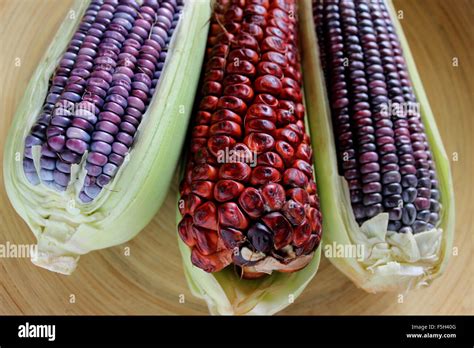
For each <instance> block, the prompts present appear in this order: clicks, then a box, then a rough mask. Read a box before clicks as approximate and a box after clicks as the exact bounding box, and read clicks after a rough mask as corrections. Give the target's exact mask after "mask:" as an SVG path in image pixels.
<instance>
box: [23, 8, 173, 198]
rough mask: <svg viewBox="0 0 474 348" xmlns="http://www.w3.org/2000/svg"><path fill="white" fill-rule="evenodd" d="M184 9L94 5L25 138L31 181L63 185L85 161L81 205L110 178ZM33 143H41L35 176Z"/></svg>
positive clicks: (61, 187)
mask: <svg viewBox="0 0 474 348" xmlns="http://www.w3.org/2000/svg"><path fill="white" fill-rule="evenodd" d="M181 8H182V2H181V1H178V2H177V1H176V0H165V1H158V0H145V1H136V0H100V1H98V0H94V1H92V2H91V4H90V6H89V8H88V9H87V11H86V13H85V15H84V18H83V20H82V22H81V24H80V25H79V28H78V30H77V32H76V34H75V35H74V37H73V40H72V41H71V43H70V46H69V47H68V50H67V52H66V53H65V54H64V57H63V59H62V60H61V61H60V65H59V67H58V69H57V71H56V73H55V75H54V77H53V79H52V82H51V87H50V91H49V93H48V96H47V98H46V101H45V104H44V107H43V113H42V114H41V115H40V118H39V120H38V121H37V124H35V125H34V126H33V128H32V131H31V134H30V135H29V136H28V137H27V138H26V140H25V158H24V171H25V174H26V176H27V177H28V179H29V180H30V182H31V183H32V184H38V183H39V182H40V180H41V181H42V182H43V183H44V184H46V185H49V186H52V187H54V188H55V189H57V190H60V191H61V190H65V189H66V188H67V186H68V183H69V181H70V173H71V165H72V164H79V163H81V161H82V160H83V159H85V167H86V170H87V176H86V179H85V182H84V188H83V190H82V192H81V193H80V198H81V200H82V201H83V202H90V201H92V199H93V198H95V197H96V196H97V194H98V193H99V192H100V190H101V188H102V187H103V186H105V185H106V184H108V183H109V182H110V180H111V179H112V178H113V177H114V175H115V174H116V172H117V169H118V167H119V166H120V165H121V164H122V162H123V160H124V157H125V155H126V154H127V153H128V151H129V149H130V147H131V145H132V143H133V140H134V137H135V134H136V130H137V127H138V125H139V124H140V121H141V118H142V115H143V114H144V113H145V111H146V109H147V107H148V104H149V102H150V100H151V98H152V96H153V93H154V90H155V87H156V84H157V82H158V80H159V77H160V74H161V69H162V67H163V65H164V62H165V59H166V49H167V45H168V43H169V41H170V39H171V35H172V33H173V31H174V29H175V27H176V25H177V22H178V20H179V15H180V13H181ZM33 145H41V146H42V149H41V159H40V166H41V168H39V172H40V178H38V176H37V174H36V169H35V165H34V163H33V160H32V154H31V147H32V146H33ZM86 151H88V155H87V157H86V158H85V157H84V154H85V153H86Z"/></svg>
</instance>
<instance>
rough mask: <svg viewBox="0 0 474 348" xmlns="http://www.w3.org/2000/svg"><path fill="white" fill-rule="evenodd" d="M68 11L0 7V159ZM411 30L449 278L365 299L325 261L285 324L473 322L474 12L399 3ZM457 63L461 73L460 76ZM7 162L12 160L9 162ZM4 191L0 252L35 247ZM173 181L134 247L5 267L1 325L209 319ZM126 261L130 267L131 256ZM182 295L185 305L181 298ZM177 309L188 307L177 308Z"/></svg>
mask: <svg viewBox="0 0 474 348" xmlns="http://www.w3.org/2000/svg"><path fill="white" fill-rule="evenodd" d="M70 4H71V1H70V0H67V1H65V0H44V1H37V0H21V1H18V0H0V50H1V54H0V76H1V78H2V81H1V87H0V115H1V117H0V150H2V151H1V152H0V153H1V155H0V156H1V160H2V161H3V156H4V154H3V147H4V143H5V137H6V133H7V130H8V128H9V126H10V123H11V121H12V118H13V114H14V111H15V109H16V107H17V104H18V102H19V100H20V98H21V97H22V94H23V91H24V89H25V88H26V85H27V83H28V80H29V78H30V76H31V75H32V73H33V71H34V69H35V68H36V65H37V63H38V61H39V60H40V58H41V57H42V55H43V54H44V52H45V50H46V48H47V46H48V45H49V43H50V40H51V39H52V37H53V35H54V34H55V32H56V30H57V28H58V26H59V24H60V23H61V21H62V20H63V19H64V17H65V16H66V15H67V14H68V9H69V6H70ZM395 4H396V6H397V8H398V9H400V10H402V11H403V19H402V20H401V23H402V25H403V28H404V29H405V31H406V34H407V36H408V40H409V43H410V46H411V48H412V51H413V54H414V57H415V60H416V62H417V65H418V68H419V71H420V74H421V77H422V80H423V82H424V85H425V88H426V92H427V94H428V97H429V100H430V102H431V106H432V108H433V111H434V113H435V116H436V120H437V123H438V127H439V129H440V131H441V135H442V137H443V139H444V142H445V146H446V151H447V153H448V154H449V155H450V156H455V153H457V156H458V160H457V161H453V162H452V171H453V175H454V188H455V191H456V192H455V194H456V208H457V229H456V238H455V244H454V245H455V247H457V248H458V255H457V256H453V257H452V259H451V263H450V265H449V267H448V269H447V272H446V274H445V275H444V276H443V277H442V278H441V279H439V280H437V281H436V282H435V283H434V284H433V285H432V286H431V287H430V288H428V289H425V290H421V291H415V292H411V293H409V294H408V295H406V296H404V301H403V303H399V296H398V295H399V294H397V293H385V294H376V295H373V294H367V293H365V292H364V291H362V290H359V289H358V288H356V287H355V286H354V285H353V284H352V283H351V282H350V281H349V280H348V279H347V278H346V277H345V276H344V275H343V274H342V273H340V272H339V271H338V270H337V269H336V268H335V267H333V266H332V265H331V264H330V263H329V262H328V261H327V260H326V259H324V258H323V260H322V262H321V266H320V268H319V271H318V274H317V275H316V277H315V278H314V279H313V281H312V282H311V284H310V285H309V286H308V287H307V289H306V290H305V291H304V293H303V294H302V296H300V297H299V298H298V299H297V300H296V302H295V303H294V304H293V305H292V306H290V307H289V308H287V309H286V310H284V311H283V312H282V314H291V315H301V314H306V315H307V314H346V315H347V314H473V313H474V310H473V308H474V307H473V294H474V292H473V279H474V274H473V273H474V262H473V256H472V255H473V237H472V236H473V235H474V229H473V225H474V219H473V216H474V214H473V212H472V205H471V204H473V203H472V200H473V198H474V195H473V189H472V188H473V180H474V179H473V155H472V151H473V148H474V143H473V130H474V122H473V120H474V117H473V116H472V110H474V105H473V103H472V99H473V96H474V93H473V83H472V77H473V76H474V68H473V66H472V62H473V56H472V46H473V43H474V42H473V26H472V23H471V21H472V18H474V2H472V1H471V0H398V1H396V2H395ZM453 58H457V59H458V62H459V65H458V66H457V67H456V66H453V64H452V62H453ZM5 155H6V156H10V155H12V154H5ZM0 176H1V183H2V185H0V186H1V189H0V204H1V205H0V207H1V208H0V244H5V243H7V242H10V243H17V244H29V243H34V238H33V235H32V234H31V233H30V232H29V229H28V227H27V226H26V224H25V223H24V222H23V221H22V220H21V219H20V217H19V216H18V215H17V214H16V213H15V211H14V210H13V208H12V206H11V204H10V203H9V201H8V198H7V196H6V193H5V190H4V187H3V174H2V173H1V174H0ZM176 188H177V179H176V180H175V181H174V183H173V185H172V187H171V188H170V190H169V192H168V196H167V199H166V201H165V203H164V205H163V207H162V208H161V210H160V211H159V212H158V214H157V215H156V216H155V218H154V219H153V221H152V222H151V223H150V224H149V225H148V226H147V228H146V229H145V230H143V232H142V233H141V234H140V235H139V236H138V237H137V238H135V239H134V240H133V241H130V242H129V243H127V244H126V245H121V246H116V247H113V248H110V249H107V250H102V251H98V252H94V253H92V254H88V255H86V256H83V257H82V258H81V261H80V263H79V267H78V269H77V270H76V272H75V273H74V274H73V275H71V276H62V275H59V274H54V273H51V272H48V271H46V270H44V269H40V268H37V267H35V266H34V265H33V264H32V263H31V262H30V261H29V260H28V259H0V314H205V313H207V307H206V306H205V304H204V303H203V302H202V301H200V300H198V299H196V298H194V297H193V296H192V295H191V293H190V291H189V290H188V287H187V285H186V281H185V279H184V274H183V271H182V268H181V259H180V254H179V251H178V247H177V240H176V238H177V237H176V230H175V221H174V216H175V204H176V202H175V197H176ZM125 247H129V248H130V256H124V248H125ZM182 295H184V299H185V301H184V303H180V298H182ZM181 302H182V301H181Z"/></svg>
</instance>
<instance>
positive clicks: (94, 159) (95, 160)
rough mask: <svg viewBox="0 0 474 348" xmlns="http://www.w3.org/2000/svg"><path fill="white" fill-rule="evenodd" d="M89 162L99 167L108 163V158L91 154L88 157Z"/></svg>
mask: <svg viewBox="0 0 474 348" xmlns="http://www.w3.org/2000/svg"><path fill="white" fill-rule="evenodd" d="M87 162H89V163H92V164H95V165H97V166H103V165H105V164H106V163H107V156H105V155H103V154H101V153H98V152H91V153H89V156H88V157H87Z"/></svg>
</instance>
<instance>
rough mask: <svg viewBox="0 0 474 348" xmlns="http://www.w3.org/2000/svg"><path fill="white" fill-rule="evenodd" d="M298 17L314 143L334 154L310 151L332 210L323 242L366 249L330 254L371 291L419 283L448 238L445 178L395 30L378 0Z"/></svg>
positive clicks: (438, 264)
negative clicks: (361, 252)
mask: <svg viewBox="0 0 474 348" xmlns="http://www.w3.org/2000/svg"><path fill="white" fill-rule="evenodd" d="M306 11H308V12H309V13H311V14H312V17H311V16H310V15H308V14H307V13H306ZM303 17H304V19H303V22H304V24H303V26H302V28H303V31H304V33H305V34H304V35H303V37H304V38H305V42H304V44H305V45H306V47H317V48H318V49H317V51H316V50H314V49H310V50H308V53H307V54H306V55H305V57H304V58H303V61H304V67H305V68H306V70H305V71H306V75H305V82H307V85H308V86H307V90H306V91H308V90H310V91H311V92H309V94H310V98H311V99H312V100H313V101H316V102H317V101H318V100H319V101H320V103H319V105H315V103H311V104H310V106H309V114H310V116H311V126H312V129H314V131H315V132H317V134H319V135H320V136H321V137H318V139H316V140H315V148H317V149H319V148H320V146H321V145H320V144H321V142H323V141H324V142H327V143H328V144H333V145H330V146H333V147H334V150H335V154H334V155H333V154H332V153H331V152H330V151H328V152H325V153H322V152H317V154H316V158H319V159H321V161H322V162H323V164H320V163H316V167H317V170H318V173H319V174H320V175H321V177H322V179H321V181H322V182H320V191H321V192H322V193H321V195H322V196H324V197H323V199H322V203H321V206H322V209H323V212H324V215H326V214H327V215H329V216H330V217H329V222H328V220H326V224H325V229H326V230H330V232H328V233H327V234H326V237H325V243H327V244H329V245H330V246H333V245H334V244H359V245H361V246H363V247H364V251H365V252H364V255H363V257H362V260H361V261H360V262H359V261H357V260H356V258H355V257H354V256H346V257H342V258H339V259H338V258H336V257H333V258H330V259H331V261H332V262H333V263H334V264H335V265H336V266H337V267H338V268H340V269H341V270H342V271H343V272H344V273H346V274H347V275H348V276H349V277H351V279H353V280H354V281H355V282H356V283H357V285H359V286H361V287H363V288H364V289H366V290H368V291H371V292H375V291H381V290H392V289H400V288H401V289H407V288H411V287H418V286H422V285H426V284H427V283H428V282H429V281H430V280H431V279H432V278H434V277H435V276H437V275H439V274H440V273H441V270H442V269H443V268H444V266H445V264H446V260H447V250H448V249H449V245H450V244H451V242H452V223H453V217H454V215H453V214H454V213H453V205H452V189H451V191H450V187H451V185H452V184H451V181H450V180H451V179H450V173H449V164H448V162H447V158H446V155H445V154H444V149H443V146H442V143H441V141H440V139H439V134H438V133H437V130H436V126H435V123H434V119H433V117H432V115H431V111H430V110H429V105H428V104H427V101H426V97H424V94H423V90H422V86H421V83H420V81H419V78H418V76H417V74H416V69H415V68H414V67H413V63H411V64H412V66H410V65H409V64H408V65H407V62H406V60H405V56H404V53H405V55H406V54H407V52H408V55H407V56H408V58H409V61H410V60H411V56H410V55H409V51H408V47H407V46H406V43H405V42H404V41H401V40H400V39H399V33H400V28H397V25H398V24H397V22H396V20H395V21H393V20H392V18H393V16H392V15H391V13H390V9H389V7H387V5H386V3H385V2H384V1H382V0H374V1H362V0H344V1H323V0H315V1H313V2H312V11H311V5H310V4H309V3H306V6H305V12H303ZM313 22H314V23H313ZM316 42H317V45H315V43H316ZM413 76H415V77H413ZM411 79H414V81H415V84H414V85H412V81H411ZM312 91H314V92H312ZM326 92H327V94H326ZM325 94H326V95H325ZM417 96H418V97H420V96H421V97H420V98H419V99H421V103H419V102H418V98H417ZM307 97H308V96H307ZM326 98H327V104H326ZM326 116H327V117H330V120H326V118H325V117H326ZM330 133H333V134H330ZM430 138H431V139H430ZM433 149H434V150H433ZM435 163H436V166H435ZM331 164H334V166H331ZM333 171H334V172H333ZM336 172H337V173H338V174H339V176H340V178H341V179H339V178H336V176H337V175H335V173H336ZM323 182H324V184H323ZM321 185H324V188H321V187H322V186H321ZM443 185H444V186H443ZM325 190H327V191H325ZM349 207H350V208H349ZM328 211H330V212H328ZM333 212H341V214H340V216H335V213H333ZM443 217H444V219H443ZM358 257H361V256H358Z"/></svg>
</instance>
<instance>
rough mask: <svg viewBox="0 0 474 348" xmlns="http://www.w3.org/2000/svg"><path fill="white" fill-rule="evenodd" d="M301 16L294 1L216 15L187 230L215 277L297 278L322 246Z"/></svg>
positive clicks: (221, 6)
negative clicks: (229, 272) (228, 271)
mask: <svg viewBox="0 0 474 348" xmlns="http://www.w3.org/2000/svg"><path fill="white" fill-rule="evenodd" d="M294 11H295V2H294V1H231V2H218V6H217V7H216V11H215V14H214V16H213V20H212V23H211V33H210V36H209V39H208V48H207V57H206V64H205V67H204V69H205V70H204V79H203V83H202V86H201V102H200V104H199V107H198V112H197V115H196V119H195V122H194V125H193V128H192V136H191V146H190V154H189V161H188V164H187V166H186V171H185V178H184V179H183V182H182V185H181V195H182V198H181V200H180V202H179V207H180V211H181V214H182V216H183V219H182V220H181V222H180V223H179V227H178V230H179V234H180V236H181V238H182V240H183V241H184V242H185V243H186V244H187V245H188V246H189V247H190V248H192V253H191V260H192V263H193V264H194V265H195V266H197V267H199V268H202V269H203V270H205V271H206V272H217V271H220V270H222V269H223V268H225V267H227V266H228V265H230V264H232V263H233V264H234V265H236V266H239V267H240V268H241V270H242V276H243V277H245V278H256V277H260V276H263V275H265V274H269V273H271V272H272V271H274V270H277V271H282V272H293V271H297V270H299V269H301V268H302V267H304V266H305V265H307V264H308V263H309V261H310V260H311V257H312V255H313V252H314V250H315V248H317V246H318V245H319V241H320V237H321V215H320V212H319V202H318V196H317V192H316V185H315V182H314V177H313V169H312V159H311V155H312V150H311V147H310V145H309V137H308V135H307V134H306V133H305V125H304V106H303V104H302V94H301V72H300V65H299V57H298V52H297V23H296V19H295V16H294V15H293V13H294ZM229 154H231V155H230V156H229ZM226 155H227V156H226Z"/></svg>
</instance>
